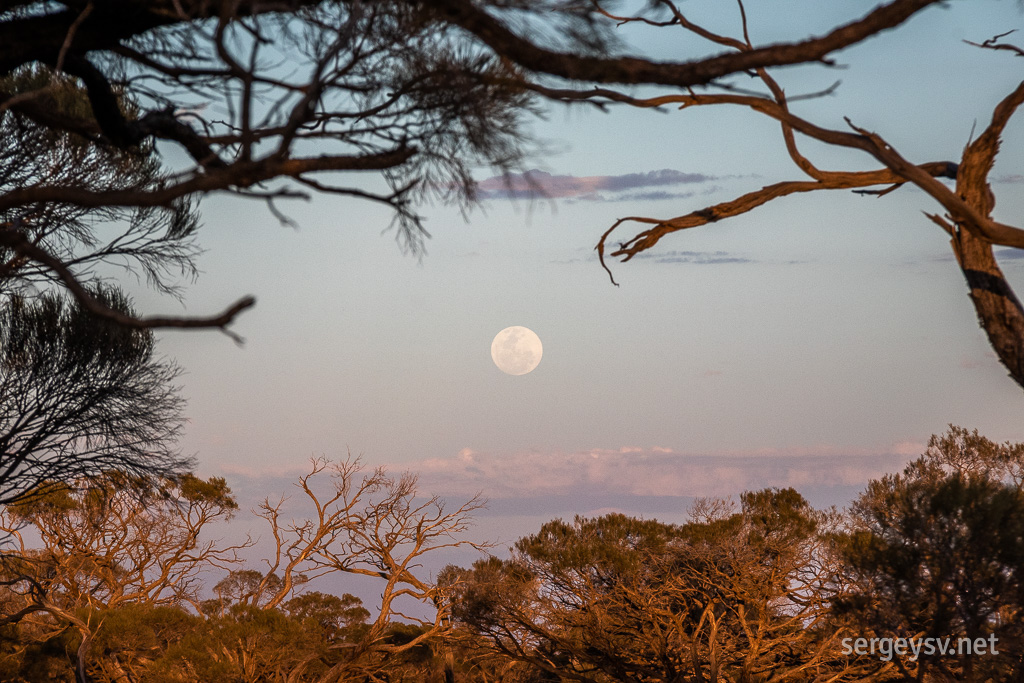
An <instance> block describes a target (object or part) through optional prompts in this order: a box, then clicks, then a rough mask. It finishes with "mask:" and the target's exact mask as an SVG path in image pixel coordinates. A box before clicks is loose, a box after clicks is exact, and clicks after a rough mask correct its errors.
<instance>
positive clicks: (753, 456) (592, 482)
mask: <svg viewBox="0 0 1024 683" xmlns="http://www.w3.org/2000/svg"><path fill="white" fill-rule="evenodd" d="M922 448H923V445H922V444H897V445H895V446H894V447H893V448H892V449H890V450H889V452H886V453H852V454H851V453H847V452H838V451H833V449H828V448H822V449H820V450H818V451H816V452H814V453H778V452H765V453H750V454H738V455H694V454H684V453H678V452H675V451H672V450H671V449H668V448H664V447H653V448H638V447H625V448H620V449H617V450H605V449H593V450H588V451H578V452H572V453H565V452H557V451H556V452H540V451H531V452H526V453H513V454H499V453H483V452H477V451H473V450H471V449H468V448H467V449H463V450H462V451H460V452H459V453H458V454H457V455H456V456H454V457H450V458H434V459H428V460H423V461H421V462H418V463H414V464H410V465H409V469H410V470H411V471H413V472H416V473H417V474H418V475H419V476H420V482H421V485H422V486H423V488H424V490H427V491H431V492H437V493H444V494H446V495H461V496H466V495H473V494H475V493H477V492H482V493H483V495H484V496H486V497H488V498H490V499H526V498H547V497H551V496H564V497H566V498H568V499H570V500H571V499H578V498H581V497H582V498H586V499H591V500H596V499H601V498H602V497H605V498H609V499H611V498H621V497H637V496H639V497H671V498H681V497H693V496H729V495H737V494H739V493H741V492H743V491H747V490H756V489H761V488H764V487H770V486H779V487H786V486H792V487H794V488H796V489H797V490H800V491H803V490H804V489H807V488H811V489H816V490H820V489H823V488H836V487H839V488H843V489H844V490H845V489H849V488H850V487H856V488H858V489H859V488H860V487H862V486H863V485H864V484H866V483H867V482H868V481H869V480H870V479H873V478H876V477H880V476H882V475H884V474H886V473H889V472H895V471H898V470H899V469H900V468H902V467H903V465H904V464H905V463H906V462H907V461H909V460H910V459H912V457H913V456H914V455H916V454H918V453H920V452H921V450H922Z"/></svg>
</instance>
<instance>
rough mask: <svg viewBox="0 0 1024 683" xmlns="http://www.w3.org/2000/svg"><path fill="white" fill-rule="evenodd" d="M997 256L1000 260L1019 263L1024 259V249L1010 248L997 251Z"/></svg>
mask: <svg viewBox="0 0 1024 683" xmlns="http://www.w3.org/2000/svg"><path fill="white" fill-rule="evenodd" d="M995 254H996V258H998V259H999V260H1008V261H1019V260H1021V259H1024V249H1013V248H1012V247H1008V248H1006V249H997V250H996V252H995Z"/></svg>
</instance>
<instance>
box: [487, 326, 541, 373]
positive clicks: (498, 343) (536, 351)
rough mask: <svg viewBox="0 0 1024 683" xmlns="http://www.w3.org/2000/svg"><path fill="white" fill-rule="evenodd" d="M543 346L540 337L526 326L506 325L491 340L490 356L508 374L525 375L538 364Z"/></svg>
mask: <svg viewBox="0 0 1024 683" xmlns="http://www.w3.org/2000/svg"><path fill="white" fill-rule="evenodd" d="M543 354H544V347H543V346H542V345H541V343H540V337H538V336H537V335H536V333H534V331H533V330H531V329H529V328H527V327H520V326H518V325H515V326H513V327H506V328H505V329H503V330H502V331H501V332H499V333H498V334H497V336H496V337H495V338H494V341H492V342H491V358H493V359H494V364H495V365H497V366H498V369H499V370H501V371H502V372H504V373H505V374H508V375H525V374H526V373H528V372H532V371H533V369H534V368H536V367H537V366H538V365H540V357H541V356H542V355H543Z"/></svg>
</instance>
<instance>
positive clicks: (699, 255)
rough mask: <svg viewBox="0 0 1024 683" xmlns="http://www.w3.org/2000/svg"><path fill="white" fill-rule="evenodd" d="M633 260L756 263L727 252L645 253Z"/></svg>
mask: <svg viewBox="0 0 1024 683" xmlns="http://www.w3.org/2000/svg"><path fill="white" fill-rule="evenodd" d="M633 259H634V260H645V259H646V260H651V261H653V262H654V263H696V264H712V263H755V261H754V260H753V259H749V258H747V257H745V256H737V255H735V254H730V253H729V252H727V251H661V252H648V251H644V252H640V253H639V254H637V255H636V256H634V257H633Z"/></svg>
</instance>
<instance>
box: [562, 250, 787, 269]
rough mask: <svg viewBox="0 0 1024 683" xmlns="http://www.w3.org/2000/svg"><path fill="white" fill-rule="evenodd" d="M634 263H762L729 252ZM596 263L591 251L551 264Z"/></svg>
mask: <svg viewBox="0 0 1024 683" xmlns="http://www.w3.org/2000/svg"><path fill="white" fill-rule="evenodd" d="M633 260H634V261H647V262H649V263H670V264H672V263H681V264H693V265H714V264H723V263H764V261H760V260H757V259H752V258H749V257H747V256H744V255H742V254H739V253H735V252H729V251H677V250H673V251H658V252H650V251H643V252H640V253H639V254H637V255H635V256H634V257H633ZM596 261H597V254H596V253H595V252H594V250H593V249H590V250H588V251H587V254H586V255H585V256H580V257H578V258H571V259H557V260H553V261H552V263H560V264H565V263H594V262H596ZM784 263H785V264H786V265H798V264H802V263H804V261H785V262H784Z"/></svg>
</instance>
